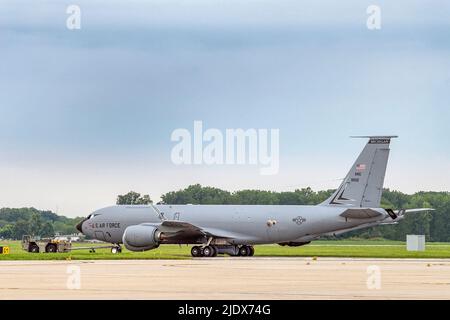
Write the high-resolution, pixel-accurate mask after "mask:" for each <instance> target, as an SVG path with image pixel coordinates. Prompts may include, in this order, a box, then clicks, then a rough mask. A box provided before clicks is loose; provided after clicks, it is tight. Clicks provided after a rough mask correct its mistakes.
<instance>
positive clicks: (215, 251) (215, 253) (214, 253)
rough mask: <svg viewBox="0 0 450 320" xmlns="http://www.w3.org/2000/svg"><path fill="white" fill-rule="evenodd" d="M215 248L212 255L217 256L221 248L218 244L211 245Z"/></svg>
mask: <svg viewBox="0 0 450 320" xmlns="http://www.w3.org/2000/svg"><path fill="white" fill-rule="evenodd" d="M211 248H212V249H213V255H212V257H217V254H218V253H219V249H218V248H217V247H216V246H211Z"/></svg>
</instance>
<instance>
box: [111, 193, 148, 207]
mask: <svg viewBox="0 0 450 320" xmlns="http://www.w3.org/2000/svg"><path fill="white" fill-rule="evenodd" d="M152 202H153V201H152V200H151V199H150V196H149V195H148V194H145V195H143V196H141V194H140V193H137V192H134V191H130V192H128V193H127V194H124V195H118V196H117V201H116V204H118V205H124V204H128V205H138V204H150V203H152Z"/></svg>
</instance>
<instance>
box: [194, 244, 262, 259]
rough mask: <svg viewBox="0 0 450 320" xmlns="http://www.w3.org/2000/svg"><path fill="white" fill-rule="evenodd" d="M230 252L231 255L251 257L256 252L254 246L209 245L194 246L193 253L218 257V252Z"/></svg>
mask: <svg viewBox="0 0 450 320" xmlns="http://www.w3.org/2000/svg"><path fill="white" fill-rule="evenodd" d="M224 253H226V254H229V255H230V256H240V257H251V256H253V255H254V254H255V249H254V248H253V247H252V246H247V245H242V246H239V247H238V246H215V245H207V246H204V247H200V246H193V247H192V249H191V255H192V256H193V257H216V256H217V255H218V254H224Z"/></svg>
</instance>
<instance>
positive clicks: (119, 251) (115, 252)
mask: <svg viewBox="0 0 450 320" xmlns="http://www.w3.org/2000/svg"><path fill="white" fill-rule="evenodd" d="M121 252H122V248H121V247H112V248H111V253H112V254H117V253H121Z"/></svg>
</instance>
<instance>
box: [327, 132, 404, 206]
mask: <svg viewBox="0 0 450 320" xmlns="http://www.w3.org/2000/svg"><path fill="white" fill-rule="evenodd" d="M354 138H369V141H368V142H367V144H366V146H365V147H364V149H363V151H362V152H361V154H360V155H359V157H358V159H356V162H355V163H354V165H353V166H352V167H351V169H350V171H349V172H348V174H347V176H346V177H345V178H344V181H342V184H341V185H340V186H339V188H338V189H337V190H336V191H335V192H334V193H333V195H332V196H331V197H330V198H328V199H327V200H326V201H324V202H322V203H321V204H320V205H335V206H352V207H365V208H378V207H380V202H381V193H382V192H383V183H384V176H385V173H386V166H387V161H388V158H389V150H390V149H389V144H390V142H391V139H392V138H397V136H368V137H354Z"/></svg>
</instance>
